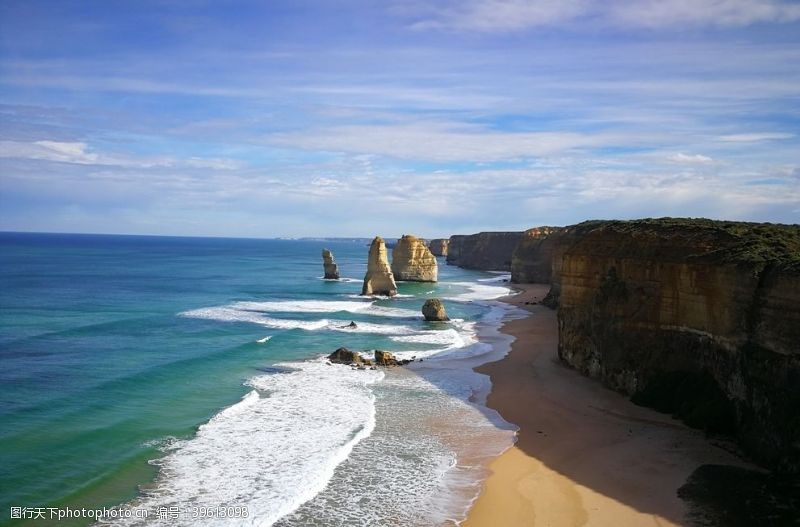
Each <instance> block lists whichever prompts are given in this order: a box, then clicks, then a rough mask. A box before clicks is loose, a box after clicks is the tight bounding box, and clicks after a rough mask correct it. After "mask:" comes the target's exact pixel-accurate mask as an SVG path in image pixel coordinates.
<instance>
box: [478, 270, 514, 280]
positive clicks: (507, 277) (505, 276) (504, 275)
mask: <svg viewBox="0 0 800 527" xmlns="http://www.w3.org/2000/svg"><path fill="white" fill-rule="evenodd" d="M493 272H494V273H497V272H500V273H503V272H502V271H493ZM509 281H511V275H510V274H508V273H503V274H501V275H499V276H493V277H491V278H478V282H509Z"/></svg>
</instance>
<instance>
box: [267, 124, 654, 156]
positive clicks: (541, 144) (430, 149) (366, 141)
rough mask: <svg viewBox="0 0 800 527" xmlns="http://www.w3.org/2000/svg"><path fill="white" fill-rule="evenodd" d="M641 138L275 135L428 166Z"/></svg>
mask: <svg viewBox="0 0 800 527" xmlns="http://www.w3.org/2000/svg"><path fill="white" fill-rule="evenodd" d="M640 139H641V138H638V139H637V138H636V137H623V136H622V135H619V134H606V133H594V134H584V133H574V132H505V131H496V130H488V129H485V128H483V127H480V126H476V125H469V124H464V123H456V122H416V123H396V124H384V125H349V126H336V127H331V128H324V129H317V130H307V131H303V132H302V133H292V134H275V135H272V136H268V137H267V138H266V141H267V142H268V143H271V144H275V145H279V146H289V147H294V148H302V149H306V150H323V151H328V152H348V153H356V154H377V155H385V156H390V157H393V158H398V159H412V160H425V161H439V162H446V161H483V162H491V161H502V160H511V159H521V158H527V157H536V156H543V155H550V154H555V153H559V152H564V151H569V150H573V149H581V148H592V147H600V146H609V145H614V144H626V145H630V144H633V143H636V142H637V141H639V140H640Z"/></svg>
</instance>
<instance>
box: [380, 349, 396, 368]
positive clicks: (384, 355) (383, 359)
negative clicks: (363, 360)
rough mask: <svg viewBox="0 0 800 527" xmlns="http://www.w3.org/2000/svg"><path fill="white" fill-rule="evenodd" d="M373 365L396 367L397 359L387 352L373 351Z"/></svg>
mask: <svg viewBox="0 0 800 527" xmlns="http://www.w3.org/2000/svg"><path fill="white" fill-rule="evenodd" d="M375 364H377V365H378V366H397V365H398V362H397V358H396V357H395V356H394V354H393V353H390V352H388V351H381V350H375Z"/></svg>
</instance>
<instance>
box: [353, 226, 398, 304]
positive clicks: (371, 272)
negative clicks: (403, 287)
mask: <svg viewBox="0 0 800 527" xmlns="http://www.w3.org/2000/svg"><path fill="white" fill-rule="evenodd" d="M361 294H362V295H386V296H394V295H396V294H397V284H396V283H395V282H394V275H393V274H392V270H391V268H390V267H389V259H388V257H387V253H386V243H384V241H383V238H381V237H380V236H376V237H375V239H374V240H372V245H370V247H369V259H368V260H367V274H366V275H364V286H363V287H362V288H361Z"/></svg>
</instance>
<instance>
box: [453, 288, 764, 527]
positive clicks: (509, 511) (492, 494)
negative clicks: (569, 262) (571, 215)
mask: <svg viewBox="0 0 800 527" xmlns="http://www.w3.org/2000/svg"><path fill="white" fill-rule="evenodd" d="M518 288H519V289H522V292H521V293H520V294H518V295H514V296H510V297H507V298H505V299H504V301H506V302H508V303H511V304H513V305H516V306H519V307H521V308H524V309H526V310H528V311H530V313H531V314H530V316H529V317H527V318H524V319H521V320H514V321H511V322H508V323H507V324H506V325H505V326H504V327H503V329H502V332H504V333H509V334H511V335H513V336H515V337H516V340H515V341H514V343H513V345H512V349H511V352H510V353H509V355H508V356H507V357H505V358H504V359H503V360H500V361H498V362H494V363H489V364H486V365H484V366H481V367H480V368H478V369H477V371H479V372H481V373H485V374H487V375H489V376H490V377H491V381H492V391H491V393H490V395H489V398H488V405H489V406H490V407H491V408H494V409H496V410H497V411H498V412H499V413H500V414H501V415H502V416H503V417H504V418H505V419H506V420H508V421H510V422H512V423H514V424H516V425H517V426H519V428H520V430H519V432H518V438H517V439H518V441H517V443H516V445H515V446H514V447H512V448H510V449H508V450H507V451H506V452H505V453H504V454H502V455H501V456H499V457H498V458H496V459H495V460H493V461H492V462H491V464H490V467H489V468H490V469H491V471H492V474H491V475H490V477H489V478H488V479H487V480H486V482H485V484H484V488H483V490H482V492H481V494H480V496H479V497H478V499H477V500H476V502H475V504H474V506H473V508H472V510H471V511H470V513H469V515H468V517H467V519H466V521H465V522H463V523H462V525H464V526H465V527H481V526H486V527H495V526H498V525H502V526H533V525H536V526H577V525H593V526H615V527H622V526H634V525H635V526H640V525H658V526H667V525H685V524H686V522H685V521H684V517H685V514H686V507H685V505H684V503H683V501H682V500H681V499H680V498H679V497H678V496H677V489H678V488H679V487H680V486H681V485H683V484H684V483H685V481H686V479H687V477H688V476H689V475H690V474H691V473H692V472H693V471H694V470H695V469H696V468H697V467H698V466H700V465H702V464H707V463H722V464H732V465H740V466H748V465H747V464H746V463H745V462H743V461H742V460H741V459H739V458H737V457H736V456H734V455H732V454H731V453H728V452H727V451H725V450H723V449H722V448H719V447H717V446H714V445H712V444H711V443H710V442H709V441H708V440H707V439H706V438H705V437H704V436H703V434H702V433H701V432H699V431H697V430H693V429H690V428H688V427H686V426H685V425H683V424H682V423H680V422H679V421H676V420H674V419H672V418H671V417H669V416H667V415H664V414H660V413H658V412H655V411H652V410H649V409H647V408H642V407H638V406H636V405H634V404H633V403H631V402H630V401H628V400H627V399H626V398H625V397H624V396H622V395H620V394H617V393H615V392H612V391H611V390H608V389H606V388H604V387H603V386H602V385H601V384H600V383H599V382H597V381H595V380H592V379H588V378H585V377H583V376H581V375H580V374H578V373H577V372H575V371H573V370H571V369H569V368H567V367H566V366H564V365H563V364H561V363H560V362H559V361H558V358H557V345H558V334H557V320H556V312H555V311H554V310H551V309H549V308H547V307H544V306H542V305H538V304H537V305H525V302H530V301H538V300H541V299H542V298H543V297H544V295H545V294H546V293H547V290H548V286H546V285H539V284H535V285H523V286H519V287H518Z"/></svg>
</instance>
